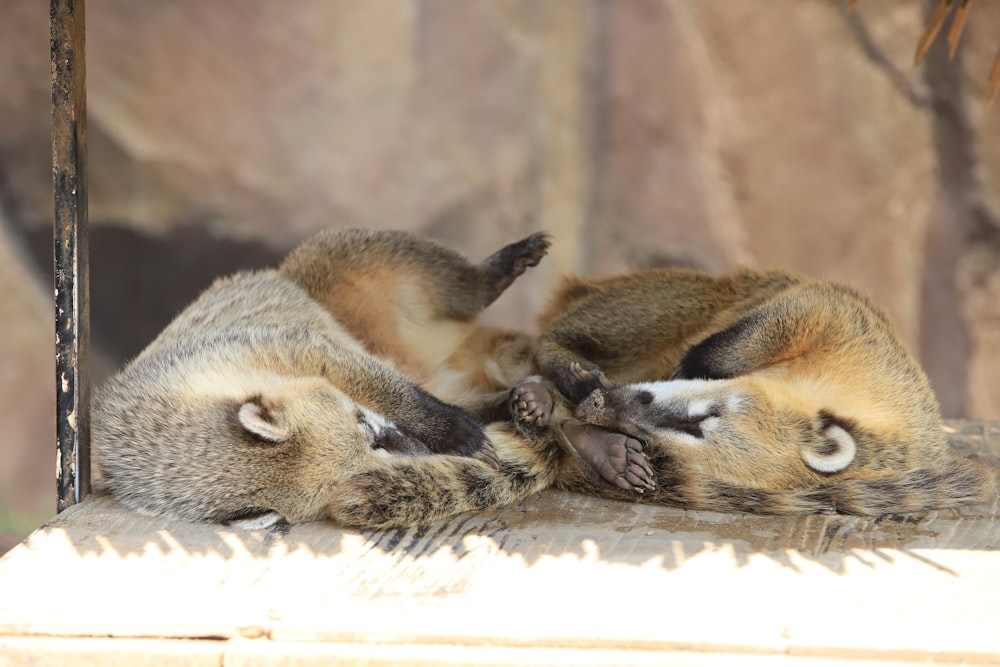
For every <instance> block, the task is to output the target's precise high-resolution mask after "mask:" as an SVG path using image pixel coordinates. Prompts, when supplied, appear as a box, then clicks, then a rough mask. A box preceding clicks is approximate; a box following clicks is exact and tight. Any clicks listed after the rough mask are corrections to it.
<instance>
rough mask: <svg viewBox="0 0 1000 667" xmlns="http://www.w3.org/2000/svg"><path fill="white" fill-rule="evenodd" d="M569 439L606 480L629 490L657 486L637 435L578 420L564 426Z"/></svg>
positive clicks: (588, 463) (564, 431)
mask: <svg viewBox="0 0 1000 667" xmlns="http://www.w3.org/2000/svg"><path fill="white" fill-rule="evenodd" d="M562 430H563V433H564V434H565V435H566V440H567V441H568V442H569V444H570V445H572V447H573V449H575V450H576V451H577V453H578V454H579V455H580V458H582V459H583V460H584V461H586V462H587V465H589V466H590V467H591V468H593V469H594V471H595V472H597V473H598V474H599V475H600V476H601V477H602V478H604V479H605V480H606V481H607V482H609V483H611V484H613V485H614V486H617V487H618V488H619V489H624V490H626V491H637V492H638V493H643V492H645V491H646V489H649V490H653V489H655V488H656V476H655V473H654V472H653V469H652V467H651V466H650V465H649V461H648V460H647V459H646V455H645V454H643V452H642V445H641V444H640V443H639V441H638V440H636V439H635V438H630V437H629V436H627V435H625V434H623V433H615V432H613V431H608V430H606V429H603V428H601V427H600V426H594V425H593V424H583V423H580V422H576V421H567V422H565V423H564V424H563V425H562Z"/></svg>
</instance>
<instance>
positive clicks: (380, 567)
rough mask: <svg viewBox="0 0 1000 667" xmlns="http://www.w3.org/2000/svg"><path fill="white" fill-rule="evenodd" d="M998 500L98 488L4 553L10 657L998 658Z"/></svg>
mask: <svg viewBox="0 0 1000 667" xmlns="http://www.w3.org/2000/svg"><path fill="white" fill-rule="evenodd" d="M954 440H955V443H956V445H957V446H959V447H962V448H965V449H969V450H971V451H974V452H977V453H980V454H982V455H984V456H986V457H989V458H990V459H992V460H993V461H994V462H997V461H1000V423H988V424H983V423H971V422H970V423H966V424H962V425H961V426H960V430H959V431H957V432H956V433H955V438H954ZM998 516H1000V502H998V501H996V500H994V502H993V503H992V504H989V505H982V506H974V507H968V508H966V509H964V510H963V511H961V512H952V511H949V512H929V513H927V514H926V515H925V516H919V517H918V516H887V517H881V518H878V519H863V518H858V517H849V516H840V515H813V516H806V517H791V518H781V517H758V516H746V515H729V514H717V513H711V512H694V511H684V510H679V509H675V508H667V507H651V506H646V505H640V504H632V503H621V502H614V501H605V500H598V499H593V498H586V497H582V496H578V495H574V494H569V493H563V492H549V493H543V494H540V495H538V496H536V497H534V498H531V499H529V500H528V501H527V502H525V503H523V504H522V505H520V506H516V507H508V508H504V509H501V510H495V511H490V512H482V513H478V514H471V515H463V516H461V517H458V518H456V519H454V520H452V521H449V522H445V523H442V524H438V525H435V526H431V527H429V528H425V529H409V530H398V531H386V532H359V531H355V530H345V529H341V528H339V527H337V526H335V525H333V524H331V523H328V522H314V523H309V524H304V525H300V526H295V527H291V528H286V529H278V530H274V529H272V530H266V531H248V532H240V531H235V530H230V529H223V528H219V527H217V526H212V525H200V524H184V523H179V522H171V521H164V520H161V519H155V518H149V517H142V516H138V515H136V514H133V513H131V512H128V511H126V510H124V509H123V508H121V507H120V506H119V505H118V504H117V503H116V502H114V501H113V500H112V499H110V498H108V497H106V496H100V495H98V496H94V497H91V498H88V499H87V500H86V501H85V502H84V503H82V504H80V505H78V506H74V507H72V508H70V509H69V510H67V511H65V512H63V513H62V514H60V515H58V516H57V517H56V518H55V519H53V520H52V521H51V522H49V523H48V524H46V526H44V527H43V528H41V529H40V530H39V531H37V532H36V533H34V534H33V535H32V536H31V537H30V538H29V539H28V540H27V541H26V542H25V543H24V544H22V545H20V546H18V547H16V548H15V549H14V550H12V551H11V552H10V553H9V554H8V555H7V556H6V557H5V558H3V559H2V560H0V591H3V595H2V596H0V640H3V641H0V656H4V655H5V651H6V652H7V657H8V658H9V657H10V655H11V653H10V651H12V650H13V649H10V648H9V647H10V646H11V645H12V642H13V643H14V644H16V646H19V647H20V650H21V651H22V652H23V651H24V650H27V649H25V646H26V645H27V646H29V647H30V646H38V644H37V642H41V641H43V640H44V641H49V642H51V640H52V639H53V638H61V639H66V640H70V639H84V638H95V641H96V638H107V637H112V638H127V639H128V640H129V641H137V640H139V639H142V638H148V639H150V640H152V639H153V638H158V639H167V638H176V639H185V638H192V639H197V640H198V641H196V642H191V645H192V646H199V647H202V648H204V647H205V646H206V645H207V644H205V643H204V642H209V640H216V641H221V643H222V644H225V647H226V648H225V649H221V648H220V649H219V650H220V651H222V650H225V651H229V650H236V649H237V648H239V647H244V648H246V647H248V646H249V647H256V648H255V649H254V650H253V651H251V652H250V653H249V654H247V655H249V656H250V657H253V656H256V658H254V660H256V661H257V664H268V663H267V662H266V658H267V656H268V655H271V656H272V657H274V658H275V661H276V660H277V658H278V657H280V656H281V655H284V654H285V652H286V651H293V652H294V651H298V652H299V653H301V654H302V661H301V662H300V663H296V664H312V663H311V662H310V661H313V662H318V661H319V658H318V657H317V656H321V657H322V656H326V657H329V656H331V655H333V656H341V657H342V658H343V659H344V660H345V661H346V662H347V663H348V664H388V663H389V662H391V661H392V660H391V659H390V657H391V656H396V657H399V656H400V655H409V656H411V657H412V658H413V660H412V662H413V663H414V664H424V663H422V662H421V660H422V659H426V660H427V661H433V662H435V663H437V664H459V663H460V662H461V661H462V660H467V661H469V662H468V664H506V663H504V662H491V660H494V658H490V657H489V655H490V654H486V653H483V652H482V651H477V650H476V649H477V647H478V648H479V649H482V648H483V647H493V648H498V649H502V650H501V654H502V655H506V656H508V657H510V658H511V664H512V663H513V662H514V661H515V658H517V659H518V660H520V659H521V657H523V656H528V655H534V656H536V657H545V656H548V657H547V658H546V660H548V661H549V662H542V663H541V664H569V663H565V662H559V660H561V658H559V657H558V656H561V655H570V654H571V653H572V652H574V651H575V652H583V654H586V655H592V656H595V657H594V658H593V659H594V660H598V658H600V656H604V657H605V658H607V660H606V661H605V662H600V661H598V662H593V663H587V662H581V663H579V664H615V663H616V662H617V663H619V664H620V663H621V662H622V658H623V656H625V657H627V658H628V660H626V662H636V661H639V660H647V659H648V660H649V661H653V658H650V657H649V656H652V655H658V656H659V657H660V658H664V657H665V656H672V657H671V660H674V659H675V658H676V662H677V664H708V663H698V662H697V660H698V659H700V658H698V656H741V658H740V661H739V662H740V664H755V663H753V662H745V661H744V658H745V659H747V660H750V659H752V660H756V661H764V660H765V659H768V660H771V659H777V658H781V659H782V660H791V659H795V660H800V661H805V662H807V663H808V664H812V662H810V661H818V660H820V659H822V660H827V659H829V660H833V659H852V660H859V661H889V662H892V661H896V662H899V663H906V662H942V663H954V662H966V663H970V664H988V663H990V662H995V661H1000V633H996V632H995V625H996V619H997V618H998V617H1000V551H997V548H998V547H1000V521H998ZM53 573H58V576H54V574H53ZM66 577H69V580H72V581H74V582H77V588H76V594H77V595H79V596H80V598H79V599H81V600H86V601H87V602H86V611H85V612H84V613H81V612H80V605H78V604H77V603H76V601H75V600H69V599H67V594H66V591H67V589H66V587H65V581H66V580H67V579H66ZM15 640H16V641H15ZM4 641H5V642H7V643H6V644H4V643H3V642H4ZM240 642H243V643H240ZM246 642H251V644H247V643H246ZM252 642H257V643H252ZM183 644H184V642H182V645H183ZM352 647H353V648H352ZM359 647H360V648H359ZM364 647H371V649H372V650H371V652H370V654H371V655H369V657H368V658H365V659H364V660H362V659H361V657H363V656H361V654H362V653H364V651H363V649H364ZM293 649H294V650H293ZM557 649H559V650H557ZM239 650H243V649H242V648H240V649H239ZM563 650H565V651H568V652H569V653H565V654H564V653H563V652H562V651H563ZM352 651H360V652H361V653H358V654H357V655H355V653H352ZM463 651H464V652H463ZM504 652H505V653H504ZM533 652H534V653H533ZM376 654H377V655H380V656H383V657H385V656H390V657H385V660H383V661H382V662H379V660H382V658H378V659H376V658H375V657H373V656H375V655H376ZM233 655H235V654H233ZM289 655H290V654H289ZM352 655H354V658H351V657H350V656H352ZM366 655H367V654H366ZM497 655H500V654H497ZM359 656H361V657H359ZM419 656H423V658H420V659H418V658H419ZM428 656H430V657H428ZM435 656H437V657H435ZM446 656H452V657H451V658H448V659H447V660H445V657H446ZM519 656H521V657H519ZM691 656H694V657H693V658H692V657H691ZM633 657H635V660H633V659H632V658H633ZM258 658H259V660H258ZM348 658H350V659H348ZM432 658H433V660H432ZM688 658H691V660H689V661H688V662H684V660H688ZM314 659H315V660H314ZM452 659H454V662H451V663H449V662H448V661H449V660H452ZM497 659H499V658H497ZM525 659H527V658H525ZM601 659H603V658H601ZM248 660H249V658H248ZM504 660H506V658H504ZM352 661H354V662H352ZM529 661H530V660H529ZM250 662H253V661H250ZM726 662H730V661H729V660H721V661H718V662H714V663H712V664H720V663H721V664H725V663H726ZM227 664H228V663H227ZM232 664H237V663H236V662H233V663H232ZM248 664H249V663H248ZM574 664H576V663H574ZM637 664H643V663H642V662H638V663H637ZM768 664H771V663H768ZM776 664H780V663H776Z"/></svg>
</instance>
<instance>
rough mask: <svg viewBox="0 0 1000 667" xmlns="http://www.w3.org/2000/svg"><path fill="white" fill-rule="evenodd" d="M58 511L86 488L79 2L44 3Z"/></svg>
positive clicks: (83, 77)
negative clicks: (49, 85) (52, 197)
mask: <svg viewBox="0 0 1000 667" xmlns="http://www.w3.org/2000/svg"><path fill="white" fill-rule="evenodd" d="M49 46H50V49H51V55H52V177H53V186H54V190H55V219H54V234H53V236H54V242H55V305H56V440H57V446H58V452H57V455H56V456H57V458H56V477H57V488H58V494H59V498H58V503H57V506H56V509H57V511H59V512H61V511H63V510H64V509H66V508H67V507H69V506H70V505H74V504H76V503H78V502H80V500H82V499H83V497H84V496H85V495H86V494H87V493H88V492H89V491H90V375H89V372H88V365H89V351H90V270H89V265H88V233H87V87H86V81H87V66H86V51H85V39H84V0H51V1H50V4H49Z"/></svg>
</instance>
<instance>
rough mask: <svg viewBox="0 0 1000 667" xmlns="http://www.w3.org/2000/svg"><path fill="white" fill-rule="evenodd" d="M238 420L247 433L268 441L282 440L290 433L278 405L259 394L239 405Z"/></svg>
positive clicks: (286, 438)
mask: <svg viewBox="0 0 1000 667" xmlns="http://www.w3.org/2000/svg"><path fill="white" fill-rule="evenodd" d="M239 420H240V425H242V426H243V428H245V429H246V430H247V431H248V432H249V433H251V434H252V435H254V436H256V437H258V438H260V439H261V440H266V441H268V442H284V441H285V440H288V438H289V437H290V436H291V434H292V433H291V430H290V429H289V428H288V425H287V424H286V423H285V419H284V415H283V414H282V410H281V407H280V405H278V404H277V403H276V402H275V401H270V400H267V399H264V398H261V397H259V396H258V397H256V398H251V399H250V400H248V401H247V402H246V403H244V404H243V405H241V406H240V410H239Z"/></svg>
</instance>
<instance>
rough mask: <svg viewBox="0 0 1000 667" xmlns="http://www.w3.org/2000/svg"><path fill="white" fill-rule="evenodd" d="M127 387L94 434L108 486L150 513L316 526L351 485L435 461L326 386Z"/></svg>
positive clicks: (201, 382) (97, 414)
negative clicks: (393, 462) (366, 475)
mask: <svg viewBox="0 0 1000 667" xmlns="http://www.w3.org/2000/svg"><path fill="white" fill-rule="evenodd" d="M130 375H131V374H130V373H129V372H126V373H124V374H123V375H121V376H118V377H116V378H114V379H113V380H112V381H111V382H109V383H108V384H107V385H105V386H104V387H103V388H102V389H101V391H99V392H98V393H97V394H96V395H95V397H94V411H93V424H94V426H93V433H94V444H95V451H96V454H97V460H98V463H99V466H100V468H101V471H102V472H103V474H104V479H105V483H106V485H107V486H108V488H109V489H110V490H111V491H112V493H113V494H114V495H115V496H116V497H117V498H118V499H119V500H120V501H121V502H123V503H124V504H125V505H127V506H129V507H132V508H133V509H135V510H138V511H141V512H145V513H149V514H156V515H160V516H168V517H172V518H176V519H183V520H189V521H231V520H236V519H245V518H247V517H254V516H267V517H271V518H272V519H273V520H277V519H278V518H279V517H280V518H284V519H285V520H287V521H289V522H300V521H308V520H310V519H315V518H319V517H322V516H323V515H324V509H325V507H326V504H327V503H328V502H329V500H330V497H331V495H332V494H333V493H334V492H335V489H336V486H337V484H338V482H340V481H342V480H344V479H346V478H347V477H349V476H350V475H352V474H355V473H356V472H359V471H360V470H363V469H365V468H366V467H371V466H373V465H378V462H379V461H380V460H381V459H383V458H384V457H386V456H391V455H396V454H422V453H429V452H427V450H426V448H424V447H423V445H422V444H421V443H419V442H416V441H414V440H412V439H410V438H409V437H407V436H406V435H404V434H403V433H401V432H400V431H399V430H398V429H396V428H395V427H394V426H393V425H392V424H391V423H389V422H388V421H387V420H386V419H384V418H383V417H381V416H380V415H377V414H375V413H373V412H372V411H370V410H368V409H367V408H365V407H363V406H361V405H358V404H357V403H355V402H353V401H352V400H350V399H349V398H348V397H347V396H346V395H345V394H343V393H342V392H340V391H339V390H338V389H336V388H335V387H333V386H332V385H330V384H329V383H328V382H325V381H324V380H322V379H319V378H301V379H289V378H280V377H274V378H257V379H247V380H244V379H239V380H238V381H236V380H233V379H231V378H225V377H215V378H213V377H208V376H207V375H199V376H196V377H193V378H191V379H190V380H188V381H187V382H185V383H183V384H177V383H163V384H162V385H160V386H151V387H148V388H147V391H144V392H136V391H134V390H129V389H128V387H129V384H130V381H131V380H132V379H133V378H131V377H130ZM150 376H151V375H150V374H147V375H144V377H147V378H148V377H150ZM152 377H156V376H155V375H152ZM265 523H266V521H265Z"/></svg>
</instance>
